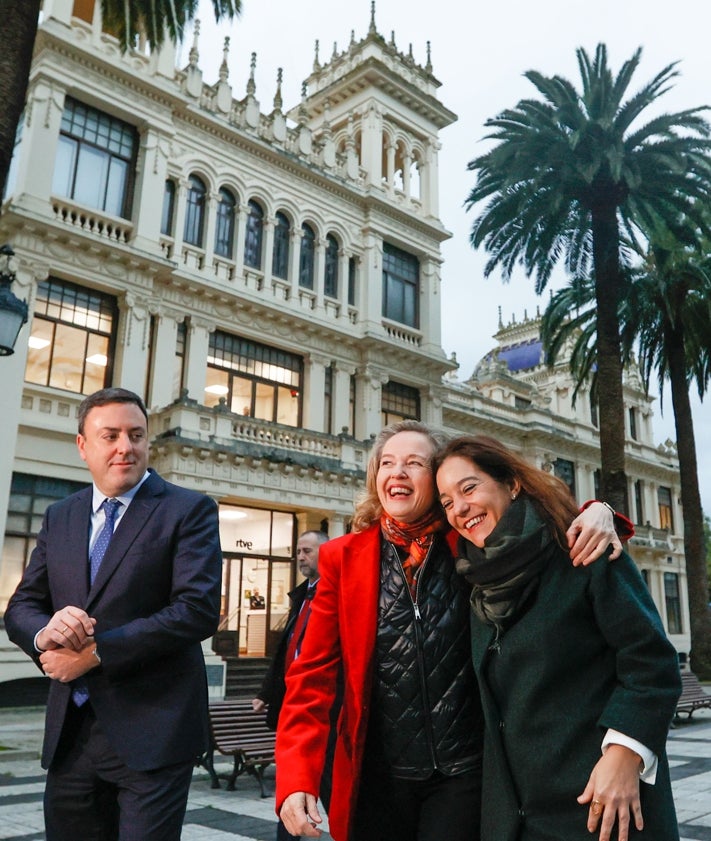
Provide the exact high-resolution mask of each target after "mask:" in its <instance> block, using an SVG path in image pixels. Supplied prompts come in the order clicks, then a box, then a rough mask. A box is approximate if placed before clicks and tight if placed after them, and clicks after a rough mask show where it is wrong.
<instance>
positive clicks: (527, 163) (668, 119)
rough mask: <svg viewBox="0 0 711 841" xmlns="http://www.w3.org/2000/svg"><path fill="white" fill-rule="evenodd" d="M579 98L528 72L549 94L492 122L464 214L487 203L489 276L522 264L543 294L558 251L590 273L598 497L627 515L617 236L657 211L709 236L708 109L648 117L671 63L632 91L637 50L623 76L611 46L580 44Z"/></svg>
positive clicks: (479, 237)
mask: <svg viewBox="0 0 711 841" xmlns="http://www.w3.org/2000/svg"><path fill="white" fill-rule="evenodd" d="M576 54H577V59H578V67H579V70H580V75H581V80H582V90H581V92H580V93H579V92H578V91H577V90H576V89H575V87H574V86H573V85H572V84H571V83H570V82H569V81H567V80H566V79H564V78H562V77H561V76H552V77H546V76H543V75H541V74H540V73H538V72H536V71H529V72H528V73H526V77H527V78H528V79H529V81H531V82H532V83H533V85H534V86H535V87H536V88H537V90H538V92H539V93H540V94H541V96H542V100H541V99H524V100H521V101H520V102H519V103H518V104H517V105H516V106H515V107H514V108H513V109H509V110H506V111H503V112H502V113H501V114H500V115H499V116H497V117H495V118H493V119H491V120H488V121H487V126H490V127H492V128H493V129H494V132H493V133H492V134H490V135H488V138H489V139H492V140H494V141H496V145H495V146H494V147H493V148H492V149H491V150H490V151H488V152H487V153H485V154H484V155H482V156H480V157H478V158H476V159H475V160H472V161H471V162H470V163H469V165H468V168H469V170H471V171H474V172H476V173H477V182H476V185H475V187H474V188H473V189H472V190H471V192H470V193H469V196H468V198H467V202H466V204H467V209H471V208H472V207H473V206H474V205H476V204H477V203H478V202H480V201H482V200H487V199H488V204H487V205H486V206H485V208H484V210H483V211H482V212H481V214H480V215H479V217H478V218H477V219H476V220H475V221H474V224H473V226H472V232H471V242H472V245H473V246H474V247H475V248H476V247H478V246H480V245H481V244H484V246H485V247H486V250H487V251H488V252H489V254H490V258H489V260H488V262H487V265H486V269H485V273H486V275H487V276H488V275H489V274H490V273H491V272H492V271H493V269H494V268H495V267H496V266H500V267H501V269H502V271H503V277H504V280H508V279H509V278H510V276H511V273H512V271H513V269H514V267H515V266H516V264H517V263H520V264H521V265H522V266H523V267H524V269H525V270H526V272H527V274H528V275H529V276H530V275H532V274H534V273H535V275H536V291H537V292H538V293H540V292H541V291H542V290H543V289H544V288H545V286H546V284H547V283H548V280H549V278H550V275H551V272H552V270H553V268H554V267H555V265H556V264H557V263H558V261H559V259H560V258H561V256H565V265H566V268H567V270H568V271H569V272H570V273H571V274H573V275H574V276H577V277H582V276H585V275H586V274H588V273H589V269H590V268H592V270H593V277H594V282H595V300H596V309H597V312H596V316H597V328H596V330H597V343H598V356H597V367H598V371H597V377H598V382H599V388H600V394H601V395H604V398H605V399H604V400H601V402H600V449H601V461H602V492H603V494H604V497H605V498H606V499H608V500H609V501H610V502H611V504H612V505H613V506H615V507H616V508H618V509H620V510H623V511H627V510H628V506H627V480H626V476H625V461H624V406H623V400H622V358H621V349H620V336H619V330H618V323H617V312H618V307H619V302H620V296H621V294H622V291H623V287H624V282H625V280H624V274H623V272H622V269H621V265H620V263H621V260H620V237H621V231H623V232H625V233H626V234H627V235H628V236H629V237H630V238H631V239H635V238H636V236H637V235H638V232H637V227H638V225H639V224H640V223H645V222H647V221H649V220H650V219H651V218H653V217H654V218H658V219H659V220H661V221H662V222H664V221H666V220H671V218H672V217H676V216H677V215H678V214H679V213H686V214H687V215H688V216H689V217H690V218H692V219H694V220H695V221H697V223H698V224H699V225H700V226H702V230H704V231H708V230H709V229H708V225H707V223H706V222H705V221H704V220H703V219H702V218H701V214H700V213H699V212H698V211H697V209H696V207H695V205H694V199H700V200H701V201H699V206H700V205H701V203H702V201H706V202H707V203H708V201H709V199H710V198H711V162H710V161H709V158H708V157H707V152H708V150H709V148H710V141H709V140H708V136H709V133H710V127H709V124H708V123H707V122H706V120H705V119H704V118H703V117H702V115H701V112H702V111H703V110H705V109H702V108H695V109H690V110H686V111H681V112H677V113H673V114H663V115H661V116H656V117H651V118H650V119H649V120H648V121H647V122H645V123H643V124H642V125H640V126H638V127H635V124H636V123H637V122H639V119H640V118H641V117H643V116H646V112H647V110H648V109H649V107H650V106H652V105H653V104H655V103H656V102H657V100H658V99H659V98H660V97H661V96H662V95H663V94H664V93H665V92H666V91H667V90H668V89H669V87H670V83H671V80H672V79H673V78H674V77H675V76H676V75H677V71H676V69H675V67H676V65H675V64H670V65H668V66H667V67H665V68H664V69H663V70H662V71H661V72H660V73H658V74H657V75H656V76H655V77H654V78H653V79H652V80H651V81H650V82H648V83H647V84H646V85H644V86H643V87H642V88H641V89H640V90H639V91H638V92H637V93H635V94H633V95H631V96H629V98H627V99H625V97H626V96H627V91H628V87H629V85H630V82H631V79H632V76H633V75H634V72H635V70H636V68H637V66H638V64H639V61H640V57H641V49H638V50H637V51H636V52H635V53H634V55H633V56H632V58H631V59H629V60H628V61H626V62H625V63H624V64H623V65H622V68H621V69H620V72H619V73H618V74H617V76H616V77H613V74H612V72H611V70H610V69H609V68H608V64H607V49H606V47H605V45H604V44H600V45H598V47H597V49H596V52H595V57H594V60H591V59H590V57H589V56H588V54H587V53H586V52H585V50H583V49H578V50H577V53H576Z"/></svg>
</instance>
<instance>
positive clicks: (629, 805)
mask: <svg viewBox="0 0 711 841" xmlns="http://www.w3.org/2000/svg"><path fill="white" fill-rule="evenodd" d="M435 470H436V478H437V486H438V491H439V498H440V502H441V504H442V506H443V508H444V511H445V513H446V515H447V519H448V521H449V524H450V525H451V526H452V527H453V528H454V529H455V530H456V531H457V532H458V533H459V535H460V540H459V544H458V554H459V556H460V557H459V560H458V561H457V566H458V569H459V571H460V572H461V573H462V574H463V575H465V576H466V578H467V579H468V580H469V582H470V583H471V584H472V585H473V590H472V609H473V618H472V658H473V663H474V669H475V672H476V676H477V679H478V682H479V688H480V692H481V700H482V706H483V710H484V716H485V721H486V727H485V734H486V735H485V748H484V763H483V781H484V782H483V786H484V788H483V803H484V804H485V805H484V808H483V814H482V839H483V841H584V839H587V838H589V837H590V833H591V832H595V831H597V830H598V829H599V832H600V836H599V837H600V841H607V840H608V839H609V838H610V837H613V832H614V833H616V837H617V838H618V839H619V841H626V839H627V838H628V837H629V838H640V839H645V841H674V840H675V839H678V837H679V835H678V829H677V824H676V818H675V813H674V802H673V800H672V792H671V784H670V780H669V768H668V765H667V760H666V755H665V743H666V738H667V732H668V728H669V725H670V723H671V720H672V717H673V714H674V710H675V707H676V702H677V699H678V696H679V692H680V678H679V667H678V662H677V656H676V652H675V650H674V648H673V646H672V645H671V643H670V642H669V640H668V639H667V637H666V635H665V633H664V629H663V626H662V623H661V620H660V618H659V615H658V613H657V611H656V608H655V606H654V603H653V601H652V599H651V597H650V595H649V591H648V590H647V587H646V586H645V584H644V582H643V580H642V577H641V575H640V574H639V572H638V570H637V568H636V566H635V564H634V562H633V561H632V559H631V558H630V557H629V556H628V555H626V554H623V555H622V557H620V558H619V559H618V560H616V561H615V562H614V563H612V564H607V563H599V564H593V565H592V566H589V567H586V568H585V569H573V568H572V567H571V564H570V560H569V558H568V557H567V541H566V531H567V529H568V527H569V525H570V523H571V521H572V520H573V518H574V517H575V516H576V514H577V509H576V506H575V502H574V501H573V499H572V497H571V496H570V493H569V491H568V488H567V486H566V485H565V484H564V483H563V482H561V481H560V480H559V479H557V478H556V477H554V476H552V475H550V474H548V473H545V472H544V471H542V470H539V469H538V468H536V467H533V466H532V465H530V464H529V463H528V462H526V461H525V460H524V459H523V458H521V457H520V456H518V455H517V454H516V453H514V452H512V451H511V450H509V449H507V448H506V447H504V446H503V445H502V444H500V443H499V442H497V441H495V440H493V439H491V438H486V437H483V436H464V437H460V438H457V439H454V440H453V441H451V442H449V443H448V444H447V445H446V446H445V447H444V449H443V450H442V451H440V452H439V453H438V455H437V456H436V458H435Z"/></svg>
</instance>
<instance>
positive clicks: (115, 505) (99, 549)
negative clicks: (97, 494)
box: [89, 499, 122, 584]
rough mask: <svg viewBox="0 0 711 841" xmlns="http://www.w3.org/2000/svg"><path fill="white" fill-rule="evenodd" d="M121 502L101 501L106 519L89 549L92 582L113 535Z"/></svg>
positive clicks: (114, 500) (115, 500) (112, 500)
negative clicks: (92, 546)
mask: <svg viewBox="0 0 711 841" xmlns="http://www.w3.org/2000/svg"><path fill="white" fill-rule="evenodd" d="M121 504H122V503H120V502H119V501H118V499H105V500H104V501H103V502H102V503H101V507H102V508H103V509H104V516H105V517H106V519H105V520H104V527H103V528H102V529H101V531H100V532H99V536H98V537H97V538H96V543H95V544H94V548H93V549H92V550H91V556H90V579H89V580H90V581H91V583H92V584H93V583H94V579H95V578H96V573H97V572H98V571H99V567H100V566H101V562H102V561H103V560H104V555H105V554H106V550H107V549H108V548H109V543H110V541H111V538H112V537H113V534H114V523H115V522H116V515H117V514H118V510H119V508H120V507H121Z"/></svg>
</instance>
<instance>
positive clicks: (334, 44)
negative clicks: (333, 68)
mask: <svg viewBox="0 0 711 841" xmlns="http://www.w3.org/2000/svg"><path fill="white" fill-rule="evenodd" d="M334 58H338V44H337V43H336V41H334V42H333V53H332V55H331V60H333V59H334Z"/></svg>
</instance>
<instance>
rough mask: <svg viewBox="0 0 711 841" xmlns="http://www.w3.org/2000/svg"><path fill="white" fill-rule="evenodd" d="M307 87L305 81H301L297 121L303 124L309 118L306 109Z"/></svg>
mask: <svg viewBox="0 0 711 841" xmlns="http://www.w3.org/2000/svg"><path fill="white" fill-rule="evenodd" d="M307 90H308V88H307V87H306V82H302V83H301V103H300V104H299V122H300V123H302V124H304V123H305V122H306V120H308V118H309V112H308V111H307V110H306V93H307Z"/></svg>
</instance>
